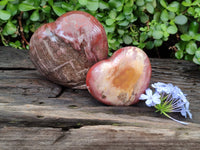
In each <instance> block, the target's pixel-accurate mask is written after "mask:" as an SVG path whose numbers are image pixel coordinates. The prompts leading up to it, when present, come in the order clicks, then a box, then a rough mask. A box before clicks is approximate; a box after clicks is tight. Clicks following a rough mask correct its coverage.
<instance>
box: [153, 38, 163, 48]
mask: <svg viewBox="0 0 200 150" xmlns="http://www.w3.org/2000/svg"><path fill="white" fill-rule="evenodd" d="M162 43H163V41H162V40H161V39H158V40H154V45H155V47H159V46H161V45H162Z"/></svg>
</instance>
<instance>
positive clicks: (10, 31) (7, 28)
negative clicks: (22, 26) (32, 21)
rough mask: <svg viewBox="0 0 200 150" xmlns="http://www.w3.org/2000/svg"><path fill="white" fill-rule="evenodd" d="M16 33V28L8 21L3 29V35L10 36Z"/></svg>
mask: <svg viewBox="0 0 200 150" xmlns="http://www.w3.org/2000/svg"><path fill="white" fill-rule="evenodd" d="M16 31H17V27H16V25H14V24H13V23H12V22H11V21H8V22H7V24H6V25H5V27H4V29H3V32H4V35H12V34H14V33H15V32H16Z"/></svg>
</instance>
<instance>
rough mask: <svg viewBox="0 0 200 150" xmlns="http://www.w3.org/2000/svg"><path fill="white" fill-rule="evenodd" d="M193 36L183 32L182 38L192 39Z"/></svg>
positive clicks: (184, 39)
mask: <svg viewBox="0 0 200 150" xmlns="http://www.w3.org/2000/svg"><path fill="white" fill-rule="evenodd" d="M191 39H192V37H191V36H190V35H189V34H182V35H181V40H183V41H190V40H191Z"/></svg>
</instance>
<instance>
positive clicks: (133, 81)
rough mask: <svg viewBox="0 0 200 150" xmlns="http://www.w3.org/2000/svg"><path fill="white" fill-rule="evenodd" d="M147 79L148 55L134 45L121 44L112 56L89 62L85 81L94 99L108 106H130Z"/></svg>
mask: <svg viewBox="0 0 200 150" xmlns="http://www.w3.org/2000/svg"><path fill="white" fill-rule="evenodd" d="M150 78H151V64H150V61H149V58H148V56H147V55H146V54H145V53H144V51H142V50H141V49H139V48H137V47H124V48H121V49H119V50H118V51H116V52H115V53H114V54H113V56H112V57H110V58H109V59H107V60H102V61H100V62H98V63H96V64H95V65H93V66H92V67H91V68H90V70H89V71H88V74H87V78H86V84H87V88H88V90H89V92H90V93H91V95H93V96H94V97H95V98H96V99H97V100H99V101H101V102H103V103H105V104H108V105H131V104H135V103H137V102H138V101H139V97H140V95H141V94H142V93H143V92H144V91H145V90H146V88H147V87H148V85H149V82H150Z"/></svg>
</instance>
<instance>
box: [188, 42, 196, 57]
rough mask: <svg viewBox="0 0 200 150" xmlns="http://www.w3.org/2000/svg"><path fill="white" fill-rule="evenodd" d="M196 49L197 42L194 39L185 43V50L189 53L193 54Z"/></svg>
mask: <svg viewBox="0 0 200 150" xmlns="http://www.w3.org/2000/svg"><path fill="white" fill-rule="evenodd" d="M196 50H197V44H196V43H195V42H194V41H190V42H189V43H188V44H187V45H186V52H187V53H188V54H190V55H194V54H195V51H196Z"/></svg>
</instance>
